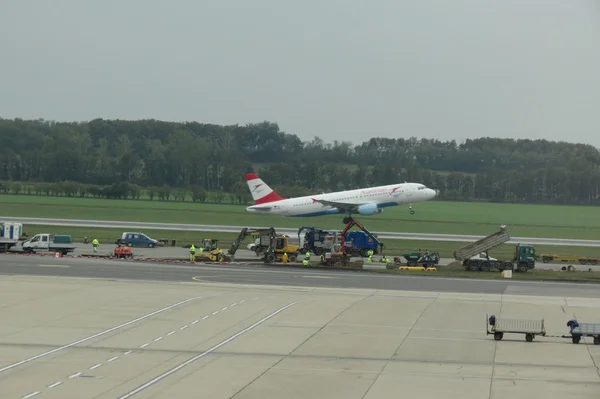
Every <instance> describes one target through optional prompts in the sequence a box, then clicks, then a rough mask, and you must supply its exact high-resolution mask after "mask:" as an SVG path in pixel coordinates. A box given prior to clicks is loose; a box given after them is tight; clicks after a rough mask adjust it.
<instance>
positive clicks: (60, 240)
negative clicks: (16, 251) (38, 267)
mask: <svg viewBox="0 0 600 399" xmlns="http://www.w3.org/2000/svg"><path fill="white" fill-rule="evenodd" d="M74 250H75V245H74V244H73V243H72V241H71V236H67V235H55V234H36V235H34V236H33V237H31V238H30V239H29V240H27V241H25V242H23V251H25V252H27V253H30V254H31V253H36V252H38V251H48V252H60V253H62V254H63V255H66V254H68V253H69V252H73V251H74Z"/></svg>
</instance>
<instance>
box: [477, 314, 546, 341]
mask: <svg viewBox="0 0 600 399" xmlns="http://www.w3.org/2000/svg"><path fill="white" fill-rule="evenodd" d="M489 326H492V328H489ZM485 330H486V335H489V334H494V339H495V340H496V341H500V340H501V339H502V338H503V337H504V334H525V340H526V341H527V342H531V341H533V339H534V338H535V336H536V335H541V336H543V337H544V336H546V327H545V326H544V319H537V320H536V319H507V318H498V317H496V316H495V315H491V316H489V317H488V315H487V314H486V315H485Z"/></svg>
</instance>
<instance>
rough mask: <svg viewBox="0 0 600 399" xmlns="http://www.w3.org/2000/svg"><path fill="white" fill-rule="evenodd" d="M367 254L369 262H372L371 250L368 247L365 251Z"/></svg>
mask: <svg viewBox="0 0 600 399" xmlns="http://www.w3.org/2000/svg"><path fill="white" fill-rule="evenodd" d="M367 255H369V262H373V250H372V249H369V250H368V251H367Z"/></svg>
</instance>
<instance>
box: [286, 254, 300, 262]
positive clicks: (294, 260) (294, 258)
mask: <svg viewBox="0 0 600 399" xmlns="http://www.w3.org/2000/svg"><path fill="white" fill-rule="evenodd" d="M297 259H298V258H297V257H296V255H292V256H290V257H289V258H288V261H289V262H292V263H294V262H296V260H297Z"/></svg>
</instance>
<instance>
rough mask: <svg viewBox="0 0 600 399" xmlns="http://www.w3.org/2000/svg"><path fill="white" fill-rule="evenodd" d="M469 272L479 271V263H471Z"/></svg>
mask: <svg viewBox="0 0 600 399" xmlns="http://www.w3.org/2000/svg"><path fill="white" fill-rule="evenodd" d="M469 271H472V272H476V271H479V262H477V261H476V260H473V261H471V262H469Z"/></svg>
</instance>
